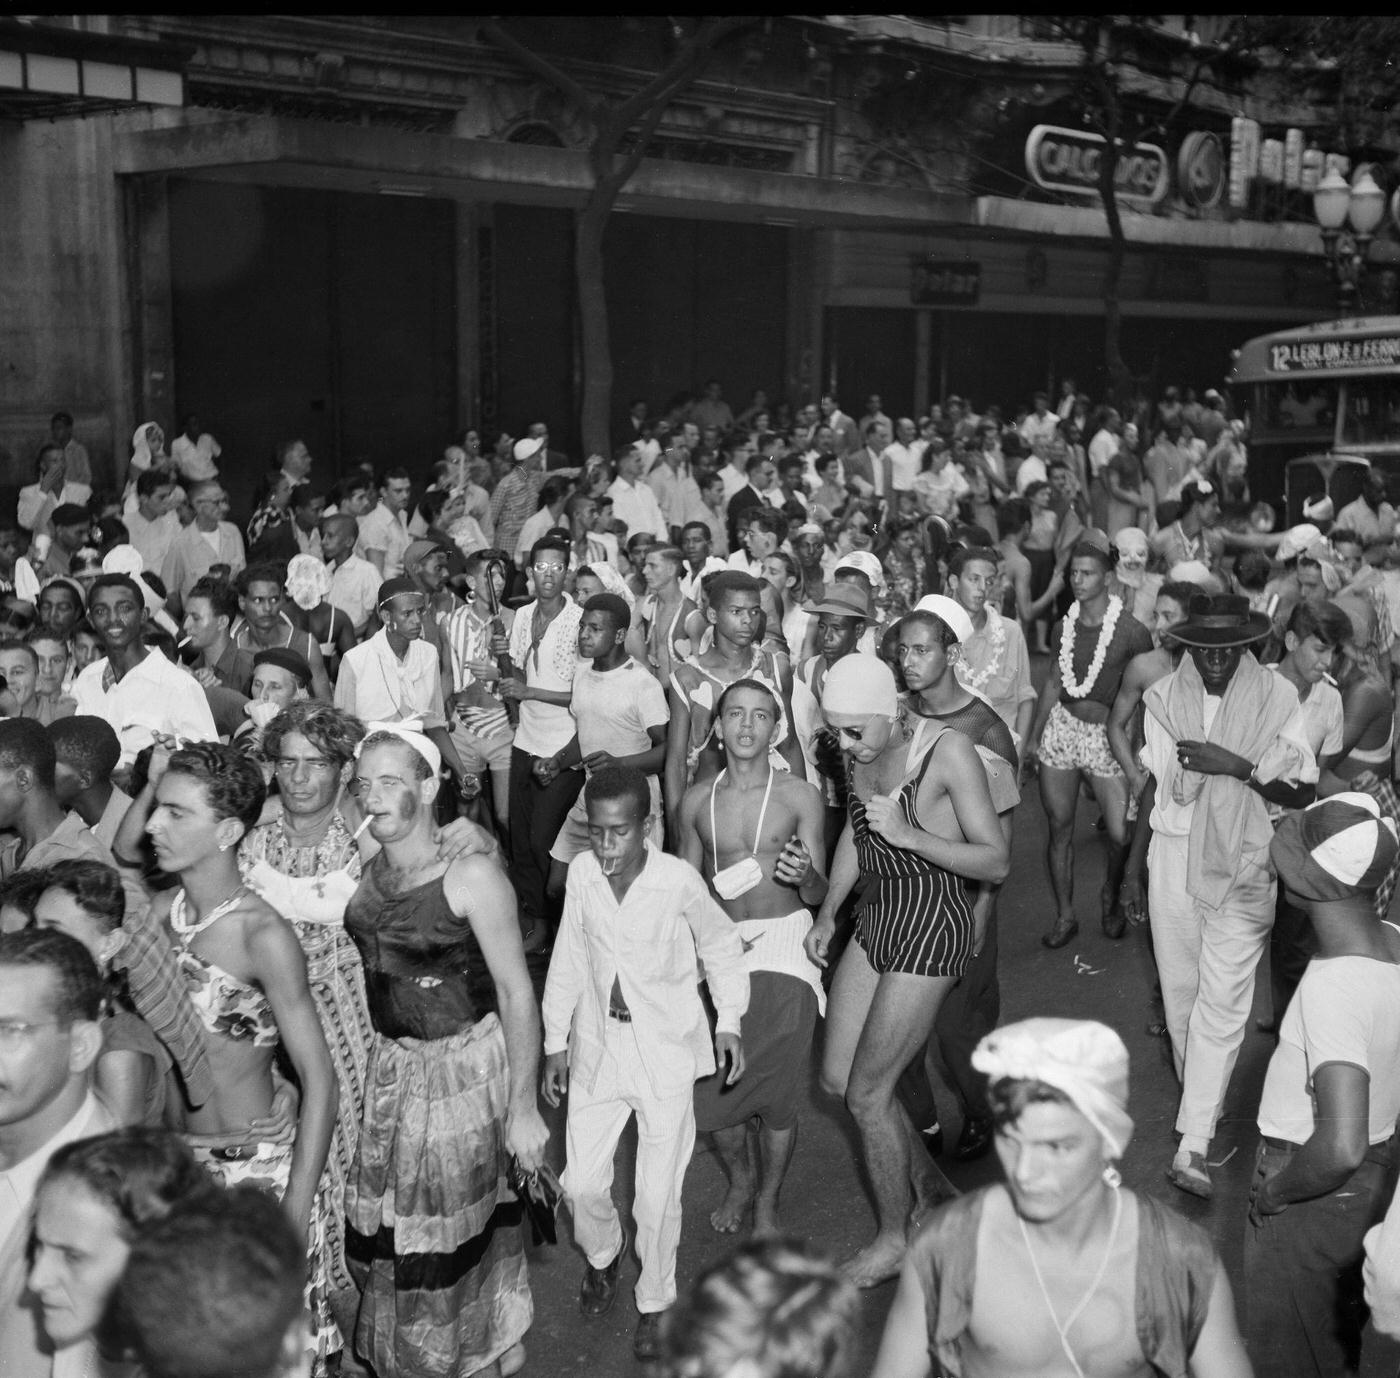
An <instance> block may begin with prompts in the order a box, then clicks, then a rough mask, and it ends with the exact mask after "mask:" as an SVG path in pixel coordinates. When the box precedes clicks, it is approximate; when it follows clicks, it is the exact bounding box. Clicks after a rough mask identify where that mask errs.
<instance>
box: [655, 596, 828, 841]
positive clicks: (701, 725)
mask: <svg viewBox="0 0 1400 1378" xmlns="http://www.w3.org/2000/svg"><path fill="white" fill-rule="evenodd" d="M760 597H761V588H760V580H758V579H755V578H753V577H752V576H751V575H748V574H744V573H743V572H742V571H740V570H730V569H727V570H723V571H721V572H720V573H719V574H716V575H715V576H714V578H713V579H712V580H711V581H710V587H709V594H708V598H709V607H708V608H707V609H706V610H705V616H706V619H707V620H708V621H709V623H710V626H711V627H712V628H713V629H714V644H713V645H711V646H710V648H709V649H708V650H705V651H702V652H700V654H698V655H693V656H691V657H690V659H688V660H686V661H685V662H684V663H683V664H681V665H678V666H677V667H676V669H675V670H674V671H673V672H672V674H671V692H670V695H669V698H670V705H671V726H670V731H669V733H668V734H667V738H666V778H665V781H664V784H665V803H666V832H667V836H668V837H672V838H674V837H676V836H677V831H676V829H677V826H678V823H679V819H680V808H681V800H682V799H683V798H684V796H685V792H686V789H687V788H688V787H689V786H690V785H692V784H694V783H695V782H696V781H698V780H708V779H709V778H710V777H711V776H713V775H716V774H718V772H719V769H720V767H721V766H722V765H723V764H724V762H723V760H722V759H721V753H720V750H719V748H718V746H717V745H716V744H715V743H714V739H713V733H712V730H711V729H712V728H713V726H714V708H715V702H716V700H717V699H718V697H719V695H720V693H721V691H723V690H724V689H725V688H726V687H727V686H728V685H730V684H733V683H734V681H735V680H736V679H757V680H759V681H760V682H762V683H764V684H767V685H768V686H769V687H770V688H772V689H773V690H775V691H776V693H777V696H778V701H779V707H780V708H781V709H782V712H783V719H782V722H781V723H780V724H779V728H778V732H777V734H776V737H775V740H774V745H775V746H776V749H777V751H778V753H779V755H781V756H782V758H783V759H784V760H785V761H786V762H787V763H788V766H789V767H790V769H791V770H792V772H793V774H794V775H796V776H797V778H798V779H799V780H802V779H805V778H806V774H805V771H804V770H803V764H802V748H801V746H800V745H799V744H798V741H797V734H796V733H795V732H793V730H792V671H791V669H790V668H789V666H788V661H787V657H786V656H775V655H773V654H772V653H771V652H767V651H761V650H759V648H758V645H757V642H758V640H759V636H760V628H761V626H762V623H763V617H762V605H761V602H760Z"/></svg>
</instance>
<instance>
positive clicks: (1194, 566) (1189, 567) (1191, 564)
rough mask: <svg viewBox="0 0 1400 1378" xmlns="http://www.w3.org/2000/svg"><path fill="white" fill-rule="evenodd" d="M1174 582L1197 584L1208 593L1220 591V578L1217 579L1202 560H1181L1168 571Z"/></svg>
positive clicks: (1168, 576) (1168, 575) (1169, 577)
mask: <svg viewBox="0 0 1400 1378" xmlns="http://www.w3.org/2000/svg"><path fill="white" fill-rule="evenodd" d="M1167 578H1168V579H1170V580H1171V582H1172V583H1174V584H1195V585H1196V587H1197V588H1199V589H1201V590H1203V591H1204V592H1206V593H1219V592H1220V591H1221V588H1220V580H1219V579H1217V578H1216V577H1215V576H1214V575H1213V574H1212V573H1211V572H1210V570H1209V569H1207V568H1206V567H1205V565H1204V564H1202V563H1201V561H1200V560H1181V561H1179V562H1178V563H1177V564H1174V565H1173V566H1172V567H1171V569H1170V570H1169V571H1168V573H1167Z"/></svg>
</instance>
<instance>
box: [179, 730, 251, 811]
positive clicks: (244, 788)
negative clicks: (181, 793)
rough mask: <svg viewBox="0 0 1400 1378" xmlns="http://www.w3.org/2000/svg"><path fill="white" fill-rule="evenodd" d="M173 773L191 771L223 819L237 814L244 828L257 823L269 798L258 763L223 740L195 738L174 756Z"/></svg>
mask: <svg viewBox="0 0 1400 1378" xmlns="http://www.w3.org/2000/svg"><path fill="white" fill-rule="evenodd" d="M167 769H168V773H169V774H171V775H188V776H190V777H191V778H192V779H195V780H198V781H199V782H200V783H201V784H202V785H203V786H204V793H205V795H206V796H207V798H208V800H209V807H210V808H212V809H213V810H214V813H215V815H216V816H217V817H218V818H219V819H220V820H221V821H222V820H223V819H225V818H236V819H237V820H238V821H239V822H240V823H242V824H243V828H244V831H247V829H249V828H251V827H253V826H254V825H255V824H256V823H257V821H258V816H259V815H260V814H261V813H262V807H263V803H264V802H265V801H266V799H267V786H266V785H265V784H264V783H263V777H262V771H261V770H259V769H258V766H257V763H256V762H254V761H250V760H249V759H248V757H247V756H245V755H244V754H243V753H242V752H241V751H240V750H239V749H238V748H237V747H234V746H224V745H223V744H222V743H221V742H192V743H191V744H190V745H189V746H185V747H181V748H180V750H179V751H177V752H176V753H175V754H174V755H173V756H172V757H171V758H170V765H169V767H168V768H167Z"/></svg>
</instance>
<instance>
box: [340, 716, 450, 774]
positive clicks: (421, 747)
mask: <svg viewBox="0 0 1400 1378" xmlns="http://www.w3.org/2000/svg"><path fill="white" fill-rule="evenodd" d="M376 732H387V733H388V734H389V735H390V736H391V737H397V738H398V739H399V740H400V741H401V742H404V743H406V744H407V745H408V746H411V747H412V748H413V749H414V750H415V751H416V752H417V753H418V754H419V755H420V756H421V757H422V758H423V759H424V760H425V761H426V762H427V763H428V765H429V767H430V768H431V769H432V772H433V778H434V779H437V777H438V776H439V775H440V774H441V773H442V752H440V751H439V750H438V749H437V747H436V746H435V745H434V744H433V743H432V742H431V741H429V740H428V738H427V737H425V736H424V735H423V721H422V719H421V718H405V719H404V720H403V721H402V722H367V723H366V724H365V735H364V736H363V737H361V738H360V742H359V745H358V746H357V747H356V748H355V759H356V760H357V761H358V760H359V759H360V756H361V755H362V754H363V752H364V749H365V743H366V742H367V741H369V739H370V738H371V737H373V736H374V734H375V733H376Z"/></svg>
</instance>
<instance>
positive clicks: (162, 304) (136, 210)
mask: <svg viewBox="0 0 1400 1378" xmlns="http://www.w3.org/2000/svg"><path fill="white" fill-rule="evenodd" d="M125 204H126V264H127V291H128V296H129V301H130V307H131V316H130V319H131V367H132V375H133V376H132V379H131V395H132V397H133V399H134V400H135V402H136V405H137V410H138V412H139V415H138V417H137V424H140V423H141V422H143V421H155V422H157V423H158V424H159V425H160V426H161V428H162V429H163V430H164V431H165V435H166V446H167V448H169V444H170V442H171V441H172V440H173V439H174V438H175V436H176V434H177V433H178V430H179V424H180V420H179V417H177V416H176V415H175V339H174V324H173V314H172V286H171V279H170V199H169V187H168V181H167V179H166V178H165V177H163V176H159V175H153V176H141V177H130V178H127V179H126V183H125ZM133 429H135V428H134V427H133ZM121 444H122V438H121V437H118V446H119V448H118V457H119V458H120V454H121V449H120V446H121ZM119 468H123V469H124V466H121V465H119Z"/></svg>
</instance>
